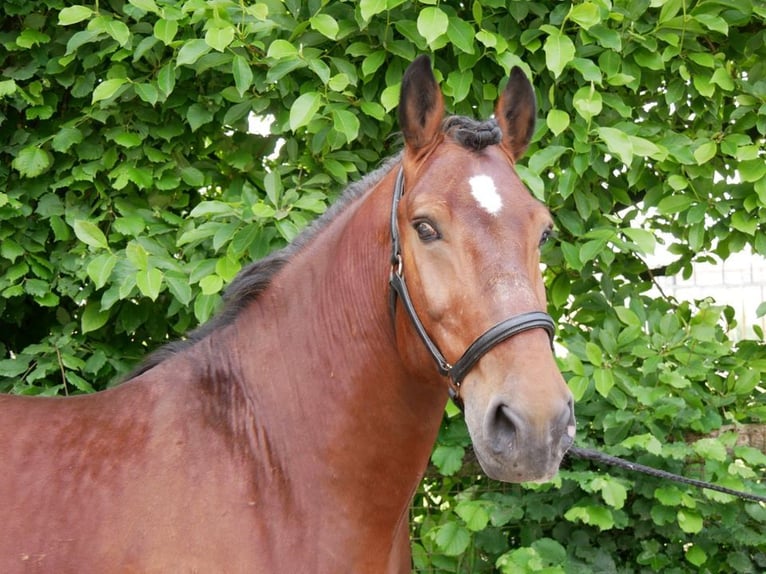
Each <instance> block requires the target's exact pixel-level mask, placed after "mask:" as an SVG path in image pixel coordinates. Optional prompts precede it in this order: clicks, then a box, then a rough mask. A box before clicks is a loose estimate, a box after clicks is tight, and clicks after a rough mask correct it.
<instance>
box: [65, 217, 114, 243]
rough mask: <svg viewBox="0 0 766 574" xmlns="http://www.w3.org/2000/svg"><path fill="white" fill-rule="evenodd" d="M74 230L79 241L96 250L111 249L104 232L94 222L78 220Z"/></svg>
mask: <svg viewBox="0 0 766 574" xmlns="http://www.w3.org/2000/svg"><path fill="white" fill-rule="evenodd" d="M73 228H74V234H75V235H76V236H77V239H79V240H80V241H82V242H83V243H85V244H86V245H89V246H90V247H94V248H96V249H109V244H108V243H107V241H106V236H105V235H104V232H103V231H101V230H100V229H99V228H98V225H96V224H95V223H93V222H92V221H88V220H85V219H77V220H76V221H75V222H74V225H73Z"/></svg>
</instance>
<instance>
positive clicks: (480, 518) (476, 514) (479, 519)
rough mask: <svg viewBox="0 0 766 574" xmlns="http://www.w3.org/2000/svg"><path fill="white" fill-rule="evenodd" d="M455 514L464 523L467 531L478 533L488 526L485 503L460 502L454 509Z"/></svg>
mask: <svg viewBox="0 0 766 574" xmlns="http://www.w3.org/2000/svg"><path fill="white" fill-rule="evenodd" d="M455 514H457V515H458V516H459V517H460V518H462V519H463V522H465V525H466V527H468V530H471V531H472V532H479V531H480V530H484V529H485V528H486V527H487V524H489V512H488V511H487V503H486V502H482V501H480V500H462V501H460V502H459V503H458V504H457V506H456V507H455Z"/></svg>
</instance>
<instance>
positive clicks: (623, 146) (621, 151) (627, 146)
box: [598, 127, 633, 165]
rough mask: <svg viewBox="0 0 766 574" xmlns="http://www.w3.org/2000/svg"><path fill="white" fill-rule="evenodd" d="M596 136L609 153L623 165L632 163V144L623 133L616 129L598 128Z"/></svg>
mask: <svg viewBox="0 0 766 574" xmlns="http://www.w3.org/2000/svg"><path fill="white" fill-rule="evenodd" d="M598 135H599V137H600V138H601V141H603V142H604V143H605V144H606V147H607V149H608V150H609V152H610V153H612V154H614V155H615V156H617V157H618V158H619V159H620V161H621V162H622V163H624V164H625V165H630V164H631V162H632V161H633V143H632V142H631V141H630V138H629V137H628V135H627V134H625V132H623V131H622V130H619V129H616V128H608V127H600V128H598Z"/></svg>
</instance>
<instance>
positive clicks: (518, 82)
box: [495, 67, 537, 161]
mask: <svg viewBox="0 0 766 574" xmlns="http://www.w3.org/2000/svg"><path fill="white" fill-rule="evenodd" d="M536 108H537V105H536V103H535V90H534V88H532V84H531V83H530V82H529V80H528V79H527V77H526V76H525V75H524V72H523V71H522V70H521V68H518V67H514V68H513V70H511V77H510V79H509V80H508V85H507V86H505V89H504V90H503V93H502V94H501V95H500V97H499V98H498V100H497V104H495V118H496V119H497V123H498V125H499V126H500V129H501V130H502V131H503V145H504V146H505V148H506V150H507V151H508V153H509V154H510V155H511V157H512V158H513V161H516V160H517V159H519V158H520V157H521V156H522V155H524V152H525V151H526V149H527V146H528V145H529V140H531V139H532V134H533V133H534V131H535V114H536V113H537V109H536Z"/></svg>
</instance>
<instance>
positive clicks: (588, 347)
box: [585, 341, 604, 367]
mask: <svg viewBox="0 0 766 574" xmlns="http://www.w3.org/2000/svg"><path fill="white" fill-rule="evenodd" d="M585 356H586V357H587V358H588V361H590V363H591V364H592V365H595V366H597V367H600V366H601V365H602V364H603V362H604V355H603V353H602V352H601V347H599V346H598V345H596V344H595V343H592V342H590V341H588V342H587V343H585Z"/></svg>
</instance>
